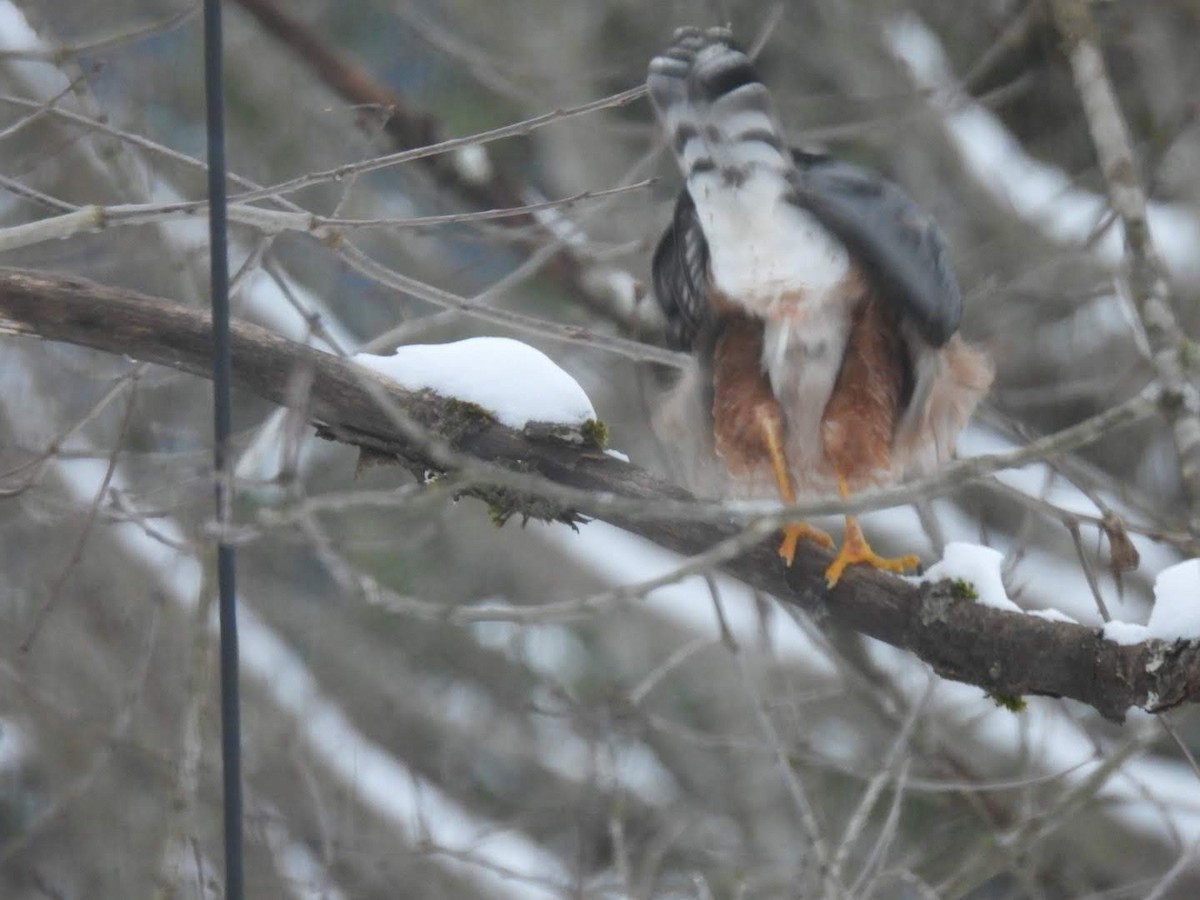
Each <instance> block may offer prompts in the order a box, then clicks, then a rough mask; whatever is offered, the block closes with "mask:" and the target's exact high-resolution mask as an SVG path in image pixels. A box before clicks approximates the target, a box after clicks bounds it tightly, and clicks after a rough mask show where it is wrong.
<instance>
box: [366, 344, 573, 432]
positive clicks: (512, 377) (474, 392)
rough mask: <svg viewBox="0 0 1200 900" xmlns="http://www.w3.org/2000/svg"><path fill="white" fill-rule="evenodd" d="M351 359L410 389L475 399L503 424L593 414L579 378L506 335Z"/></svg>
mask: <svg viewBox="0 0 1200 900" xmlns="http://www.w3.org/2000/svg"><path fill="white" fill-rule="evenodd" d="M354 362H356V363H358V364H359V365H360V366H363V367H364V368H367V369H370V370H371V371H373V372H378V373H379V374H380V375H383V376H385V377H387V378H390V379H392V380H393V381H395V382H396V383H398V384H399V385H401V386H402V387H405V388H407V389H408V390H410V391H420V390H431V391H434V392H435V393H437V394H440V395H441V396H443V397H455V398H457V399H459V400H465V401H467V402H469V403H476V404H478V405H479V406H482V407H484V408H485V409H487V410H488V411H490V412H491V413H492V415H494V416H495V417H496V419H497V420H498V421H500V422H501V423H502V424H504V425H507V426H508V427H509V428H524V427H525V425H526V424H528V423H529V422H560V423H563V424H566V425H582V424H583V423H584V422H586V421H587V420H588V419H594V418H596V410H595V409H594V408H593V407H592V401H591V400H589V399H588V395H587V394H586V393H585V392H584V390H583V388H581V387H580V386H579V382H577V381H576V380H575V379H574V378H572V377H571V376H570V375H568V374H567V373H566V372H564V371H563V370H562V369H560V368H559V367H558V366H557V365H556V364H555V363H554V361H553V360H551V359H550V357H548V356H547V355H546V354H544V353H542V351H540V350H535V349H534V348H533V347H530V346H529V345H528V344H524V343H522V342H521V341H514V340H512V339H511V338H498V337H477V338H468V339H467V340H465V341H454V342H452V343H449V344H407V345H405V346H403V347H398V348H397V349H396V352H395V353H394V354H393V355H391V356H376V355H375V354H374V353H357V354H355V355H354Z"/></svg>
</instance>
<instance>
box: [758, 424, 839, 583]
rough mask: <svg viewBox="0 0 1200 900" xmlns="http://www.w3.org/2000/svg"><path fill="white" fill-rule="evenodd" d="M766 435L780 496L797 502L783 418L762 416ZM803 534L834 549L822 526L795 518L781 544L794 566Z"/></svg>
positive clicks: (784, 530) (789, 501) (787, 528)
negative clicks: (781, 426)
mask: <svg viewBox="0 0 1200 900" xmlns="http://www.w3.org/2000/svg"><path fill="white" fill-rule="evenodd" d="M758 421H759V424H760V425H761V426H762V430H763V437H764V438H765V439H766V442H767V452H768V453H770V454H771V468H772V469H774V470H775V481H776V483H777V484H778V485H779V496H780V497H782V498H783V502H784V503H795V502H796V489H795V487H794V486H793V485H792V473H791V472H789V471H788V466H787V457H785V456H784V455H783V439H782V436H781V435H780V434H779V422H778V421H777V420H776V419H773V418H771V417H770V416H760V417H759V420H758ZM801 538H807V539H808V540H810V541H812V542H813V543H814V544H820V545H821V546H822V547H825V548H826V549H833V538H831V537H830V536H829V535H827V534H826V533H825V532H823V531H822V530H821V529H820V528H814V527H813V526H812V525H809V524H808V523H807V522H792V523H791V524H790V525H788V526H787V527H786V528H784V529H783V543H782V544H780V545H779V555H780V556H782V557H783V558H784V560H786V561H787V564H788V565H789V566H790V565H791V564H792V560H793V559H795V558H796V545H797V544H799V543H800V540H801Z"/></svg>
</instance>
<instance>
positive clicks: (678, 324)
mask: <svg viewBox="0 0 1200 900" xmlns="http://www.w3.org/2000/svg"><path fill="white" fill-rule="evenodd" d="M651 274H652V277H653V280H654V296H655V297H656V298H657V299H658V305H659V306H660V307H661V308H662V311H663V315H664V316H666V319H667V337H668V339H669V340H670V342H671V346H673V347H674V348H675V349H677V350H691V349H692V347H693V346H694V345H695V343H696V338H697V336H698V335H699V333H700V330H701V329H702V328H703V326H704V324H705V323H706V322H707V321H709V317H710V310H709V305H708V241H707V240H705V237H704V231H703V230H702V229H701V227H700V219H699V218H698V217H697V216H696V205H695V204H694V203H693V202H692V197H691V194H689V193H688V192H687V190H684V191H682V192H681V193H680V194H679V199H678V200H677V201H676V203H675V217H674V219H672V221H671V226H670V227H669V228H668V229H667V231H666V233H665V234H664V235H663V236H662V238H661V240H659V242H658V249H657V250H655V251H654V262H653V264H652V266H651Z"/></svg>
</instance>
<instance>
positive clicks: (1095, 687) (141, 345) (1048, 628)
mask: <svg viewBox="0 0 1200 900" xmlns="http://www.w3.org/2000/svg"><path fill="white" fill-rule="evenodd" d="M0 333H5V334H16V335H26V336H32V337H38V338H42V339H46V340H54V341H64V342H67V343H72V344H77V345H81V346H86V347H92V348H95V349H97V350H103V351H106V352H109V353H119V354H125V355H128V356H132V357H134V358H136V359H139V360H143V361H145V362H152V363H158V364H160V365H164V366H169V367H171V368H174V369H178V370H180V371H184V372H190V373H192V374H195V375H199V376H201V377H205V376H207V374H208V372H209V355H210V353H211V334H210V327H209V319H208V316H207V314H205V313H204V312H202V311H200V310H196V309H191V308H188V307H184V306H181V305H178V304H175V303H171V302H169V301H165V300H161V299H157V298H153V297H147V296H143V295H140V294H136V293H133V292H131V291H125V290H117V289H114V288H109V287H104V286H101V285H98V284H95V283H93V282H89V281H85V280H83V279H79V278H74V277H69V276H59V275H47V274H44V273H38V272H31V271H23V270H17V269H0ZM233 355H234V384H235V386H236V387H238V388H239V389H241V390H245V391H248V392H251V393H254V394H257V395H258V396H260V397H263V398H265V399H267V400H270V401H272V402H274V403H281V404H282V403H285V402H286V401H287V399H288V398H287V391H288V384H289V382H290V376H291V375H292V373H293V372H295V371H296V370H297V369H307V370H308V371H309V372H310V373H311V378H312V392H311V397H310V404H309V416H310V420H311V421H312V423H313V424H314V425H316V426H317V428H318V429H319V430H320V431H321V433H322V434H324V435H326V436H330V437H334V438H336V439H337V440H340V441H343V442H345V443H348V444H352V445H355V446H358V447H360V448H363V449H364V450H366V451H369V452H372V453H376V454H388V455H391V456H394V457H396V458H398V459H399V460H400V461H401V462H402V463H403V464H404V465H406V466H408V467H409V468H412V469H414V470H416V471H420V470H421V469H422V468H423V467H429V468H435V469H445V468H448V467H450V468H465V470H466V472H467V478H468V481H469V482H470V483H473V484H476V485H479V484H483V483H485V482H487V481H488V479H489V478H490V477H491V475H492V474H494V475H495V476H496V478H495V481H496V483H499V484H501V485H502V486H504V489H505V490H511V488H512V485H518V486H520V489H521V490H522V492H523V495H524V498H525V501H526V502H528V504H529V505H527V506H526V507H525V508H526V509H527V510H529V509H532V510H534V511H535V512H536V513H537V514H539V515H546V516H548V517H550V518H564V517H567V518H569V517H570V516H571V513H570V511H569V510H565V509H563V508H562V505H561V502H560V501H559V499H557V498H556V497H555V496H554V494H553V491H551V490H549V488H553V487H554V486H556V485H557V486H562V487H564V488H568V489H571V490H572V491H574V492H575V494H576V495H577V496H578V495H579V492H592V493H598V494H611V495H615V496H617V497H621V498H627V499H633V500H638V501H643V504H644V510H643V511H641V512H640V513H639V514H636V515H635V514H633V513H632V512H630V511H628V510H625V509H621V508H619V507H618V508H615V509H612V508H605V507H604V506H603V505H600V506H598V507H597V513H598V515H599V516H600V517H601V518H603V519H605V520H606V521H609V522H611V523H612V524H614V525H616V526H618V527H620V528H623V529H626V530H628V531H631V532H633V533H635V534H638V535H641V536H642V537H645V538H647V539H649V540H651V541H653V542H655V543H657V544H659V545H661V546H663V547H666V548H668V549H671V550H674V551H677V552H680V553H684V554H687V555H689V556H695V555H698V554H701V553H704V552H705V551H707V550H709V549H710V548H712V547H713V546H714V545H716V544H718V543H720V542H721V541H726V540H729V539H730V538H733V537H735V536H736V535H738V534H739V533H740V532H742V531H744V530H745V525H744V524H739V523H738V522H737V521H735V519H733V518H732V517H725V518H716V519H713V520H710V521H686V520H685V521H680V520H671V519H669V518H662V517H660V518H655V516H654V509H655V506H656V504H659V503H661V504H663V505H666V506H671V505H675V504H674V502H675V501H687V500H689V499H691V498H690V496H689V495H688V494H687V493H686V492H685V491H682V490H680V489H679V488H677V487H674V486H672V485H670V484H667V483H665V482H663V481H661V480H659V479H658V478H656V477H654V476H653V475H651V474H649V473H648V472H645V471H643V470H642V469H639V468H638V467H636V466H633V465H629V464H627V463H622V462H620V461H618V460H616V459H613V458H611V457H609V456H607V455H605V454H604V453H601V452H599V451H598V450H597V449H595V448H594V447H587V446H580V445H578V444H572V443H569V442H566V441H563V440H559V439H555V438H553V437H544V436H538V433H539V431H538V429H527V430H526V432H525V433H522V432H518V431H514V430H513V429H510V428H506V427H504V426H502V425H500V424H499V423H497V422H496V421H494V420H493V419H491V418H490V417H486V416H480V415H474V416H466V417H464V415H463V412H462V407H463V404H461V403H457V402H455V401H453V400H447V399H445V398H441V397H438V396H436V395H434V394H432V393H430V392H428V391H422V392H419V393H411V392H408V391H405V390H402V389H400V388H399V387H397V386H395V385H393V384H390V383H388V382H386V381H384V380H383V379H379V378H377V377H376V376H374V375H371V374H370V373H366V372H364V370H362V369H360V368H359V367H357V366H354V365H353V364H351V363H349V362H347V361H346V360H343V359H340V358H338V357H336V356H332V355H330V354H327V353H322V352H320V351H317V350H313V349H312V348H309V347H305V346H303V345H300V344H297V343H294V342H292V341H289V340H286V339H284V338H282V337H279V336H278V335H276V334H274V333H272V332H270V331H267V330H266V329H263V328H260V327H258V326H256V325H252V324H249V323H245V322H235V323H234V327H233ZM381 398H382V399H385V400H386V401H387V406H388V409H384V410H381V406H380V400H381ZM389 410H390V411H389ZM393 413H395V414H393ZM542 432H543V433H544V430H542ZM539 484H541V485H545V486H546V487H547V488H548V489H547V490H546V491H545V492H544V494H543V496H541V497H538V496H536V494H532V495H531V494H530V488H536V487H537V486H538V485H539ZM510 499H511V497H510ZM539 501H540V504H539ZM828 563H829V555H828V554H827V553H826V552H825V551H822V550H820V549H819V548H816V547H814V546H811V545H808V546H803V547H802V548H801V550H800V552H799V553H798V554H797V557H796V562H795V564H794V565H793V566H792V568H791V569H790V570H789V569H785V568H784V567H783V565H782V564H781V563H780V561H779V558H778V557H777V556H776V554H775V550H774V541H773V540H772V541H768V542H759V543H758V544H757V545H755V546H754V547H752V548H751V549H750V550H748V551H746V552H745V553H743V554H741V555H740V556H737V557H736V558H734V559H732V560H730V561H728V562H727V563H725V564H724V566H723V568H724V569H725V570H726V571H728V572H729V573H731V574H732V575H735V576H736V577H738V578H740V579H742V580H743V581H745V582H746V583H747V584H749V585H751V586H753V587H755V588H757V589H759V590H762V591H766V592H768V593H771V594H773V595H775V596H776V597H778V598H779V599H780V600H782V601H783V602H785V603H791V604H793V605H795V606H798V607H800V608H802V609H805V610H807V611H810V612H822V613H826V614H828V615H829V616H831V617H832V618H833V619H834V620H836V621H838V622H841V623H843V624H845V625H847V626H849V627H850V628H853V629H854V630H856V631H858V632H860V633H862V634H865V635H868V636H870V637H874V638H876V639H878V640H881V641H884V642H886V643H888V644H891V645H893V646H896V647H900V648H902V649H905V650H909V651H911V652H912V653H914V654H916V655H917V656H918V657H920V658H921V659H922V660H924V661H925V662H927V663H929V665H931V666H932V667H933V668H934V670H935V671H937V672H938V673H939V674H940V675H942V676H944V677H946V678H952V679H955V680H958V681H965V682H968V683H971V684H975V685H978V686H979V687H981V688H983V689H985V690H986V691H989V692H992V693H997V694H1005V695H1020V694H1042V695H1048V696H1058V697H1070V698H1072V699H1075V700H1079V701H1081V702H1083V703H1086V704H1088V705H1090V706H1093V707H1095V708H1096V709H1097V710H1098V711H1099V712H1101V713H1102V714H1103V715H1105V716H1106V717H1108V718H1110V719H1114V720H1118V721H1119V720H1121V719H1122V718H1123V716H1124V713H1125V710H1126V709H1128V708H1129V707H1130V706H1139V707H1145V708H1149V709H1151V710H1154V711H1160V710H1165V709H1168V708H1170V707H1173V706H1176V705H1179V704H1181V703H1187V702H1196V701H1197V700H1200V645H1198V644H1197V643H1194V642H1187V641H1176V642H1173V643H1172V642H1165V641H1159V640H1150V641H1146V642H1144V643H1141V644H1137V645H1132V646H1123V645H1119V644H1116V643H1113V642H1111V641H1105V640H1103V639H1102V637H1101V635H1100V632H1099V631H1098V630H1097V629H1096V628H1091V627H1087V626H1084V625H1076V624H1070V623H1063V622H1049V621H1046V620H1044V619H1040V618H1037V617H1034V616H1028V615H1024V614H1021V613H1012V612H1005V611H1002V610H998V609H994V608H992V607H988V606H983V605H981V604H978V603H974V602H972V601H971V600H969V599H966V598H964V597H963V596H961V592H956V590H955V588H954V586H953V585H951V584H949V583H941V584H936V585H920V586H914V585H912V584H910V583H908V582H906V581H904V580H902V579H899V578H896V577H893V576H890V575H887V574H884V573H881V572H877V571H874V570H869V569H862V568H856V569H852V570H851V571H850V572H848V573H847V575H846V576H845V577H844V578H843V579H842V581H841V582H840V583H839V584H838V586H837V587H836V588H835V589H834V590H833V591H829V590H827V589H826V587H825V582H824V569H825V567H826V566H827V565H828Z"/></svg>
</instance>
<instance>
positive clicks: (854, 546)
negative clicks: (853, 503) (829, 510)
mask: <svg viewBox="0 0 1200 900" xmlns="http://www.w3.org/2000/svg"><path fill="white" fill-rule="evenodd" d="M838 491H839V492H840V493H841V495H842V499H843V500H844V499H846V498H847V497H849V496H850V486H849V485H848V484H846V479H845V478H844V477H843V476H841V475H839V476H838ZM919 562H920V560H919V559H917V557H915V556H913V555H911V554H910V555H908V556H897V557H895V558H892V559H888V558H887V557H884V556H880V555H879V554H878V553H876V552H875V551H874V550H872V549H871V545H870V544H868V543H867V539H866V537H865V536H864V535H863V532H862V526H861V525H859V524H858V519H856V518H855V517H854V516H846V536H845V538H843V539H842V549H841V550H839V551H838V555H837V557H836V558H835V559H834V561H833V562H832V563H831V564H830V566H829V568H828V569H826V570H825V582H826V584H828V585H829V586H830V587H833V586H834V585H835V584H837V583H838V579H839V578H841V577H842V573H843V572H845V571H846V566H852V565H854V564H855V563H866V564H867V565H868V566H873V567H874V568H876V569H885V570H887V571H888V572H896V573H897V574H902V573H903V572H904V570H905V569H912V568H915V567H916V565H917V563H919Z"/></svg>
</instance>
